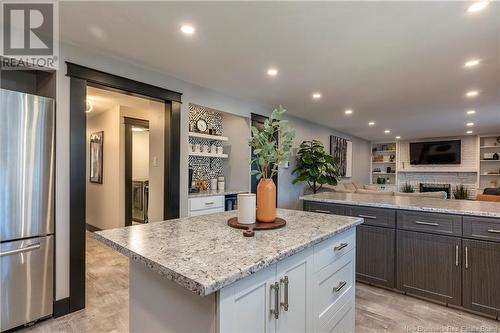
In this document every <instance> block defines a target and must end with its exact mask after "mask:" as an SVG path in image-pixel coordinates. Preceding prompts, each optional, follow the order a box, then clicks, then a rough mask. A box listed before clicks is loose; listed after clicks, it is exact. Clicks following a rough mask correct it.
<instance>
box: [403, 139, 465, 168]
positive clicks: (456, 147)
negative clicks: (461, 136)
mask: <svg viewBox="0 0 500 333" xmlns="http://www.w3.org/2000/svg"><path fill="white" fill-rule="evenodd" d="M461 143H462V142H461V141H460V140H450V141H430V142H411V143H410V164H412V165H419V164H460V161H461V154H460V149H461Z"/></svg>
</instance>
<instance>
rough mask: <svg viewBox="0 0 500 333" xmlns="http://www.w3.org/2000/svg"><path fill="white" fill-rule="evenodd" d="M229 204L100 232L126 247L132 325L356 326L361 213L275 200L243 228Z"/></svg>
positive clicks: (225, 328) (231, 328)
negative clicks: (265, 215)
mask: <svg viewBox="0 0 500 333" xmlns="http://www.w3.org/2000/svg"><path fill="white" fill-rule="evenodd" d="M235 215H236V212H224V213H216V214H210V215H203V216H196V217H188V218H181V219H175V220H169V221H164V222H157V223H150V224H146V225H138V226H132V227H128V228H119V229H112V230H106V231H101V232H97V233H95V234H94V237H95V238H96V239H97V240H99V241H101V242H103V243H105V244H107V245H108V246H110V247H111V248H113V249H115V250H116V251H119V252H120V253H122V254H124V255H126V256H128V257H129V262H130V268H129V269H130V275H129V280H130V305H129V312H130V332H146V331H161V332H179V331H184V332H239V331H252V332H288V331H291V330H293V331H302V332H312V331H315V332H319V331H332V330H333V331H342V332H343V331H346V332H349V331H351V332H352V331H354V291H355V286H354V270H355V261H354V260H355V244H356V240H355V229H356V226H358V225H359V224H361V223H362V222H363V219H362V218H359V217H346V216H335V215H328V214H317V213H309V212H302V211H293V210H282V209H278V216H279V217H281V218H284V219H285V220H286V221H287V225H286V226H285V227H283V228H280V229H275V230H268V231H257V232H256V233H255V237H243V235H242V231H241V230H238V229H233V228H230V227H229V226H227V220H228V219H229V218H231V217H234V216H235Z"/></svg>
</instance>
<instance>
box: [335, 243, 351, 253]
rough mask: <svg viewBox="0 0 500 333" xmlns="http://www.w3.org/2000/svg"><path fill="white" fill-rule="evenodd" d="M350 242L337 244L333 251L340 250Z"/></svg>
mask: <svg viewBox="0 0 500 333" xmlns="http://www.w3.org/2000/svg"><path fill="white" fill-rule="evenodd" d="M348 245H349V244H347V243H340V245H337V246H335V247H334V248H333V251H340V250H342V249H343V248H345V247H347V246H348Z"/></svg>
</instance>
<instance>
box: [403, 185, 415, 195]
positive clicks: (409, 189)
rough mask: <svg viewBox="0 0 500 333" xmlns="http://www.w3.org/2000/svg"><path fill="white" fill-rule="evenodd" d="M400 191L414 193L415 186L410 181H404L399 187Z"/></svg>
mask: <svg viewBox="0 0 500 333" xmlns="http://www.w3.org/2000/svg"><path fill="white" fill-rule="evenodd" d="M401 192H403V193H414V192H415V188H414V187H413V185H411V184H410V183H404V185H403V187H401Z"/></svg>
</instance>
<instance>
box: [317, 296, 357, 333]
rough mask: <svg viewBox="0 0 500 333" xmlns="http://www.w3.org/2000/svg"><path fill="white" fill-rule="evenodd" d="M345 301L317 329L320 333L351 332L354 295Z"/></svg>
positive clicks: (354, 311) (353, 320) (354, 310)
mask: <svg viewBox="0 0 500 333" xmlns="http://www.w3.org/2000/svg"><path fill="white" fill-rule="evenodd" d="M349 298H350V300H349V301H347V303H345V304H344V305H343V306H342V307H341V308H340V310H339V311H337V312H336V313H335V314H334V315H333V317H332V318H331V319H330V320H329V321H328V322H327V323H326V325H324V326H322V327H320V328H319V329H318V330H317V331H318V332H321V333H323V332H324V333H332V332H335V333H353V332H354V323H355V313H356V308H355V306H354V295H352V296H351V297H349Z"/></svg>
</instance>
